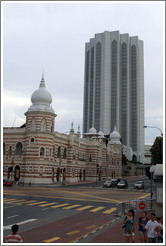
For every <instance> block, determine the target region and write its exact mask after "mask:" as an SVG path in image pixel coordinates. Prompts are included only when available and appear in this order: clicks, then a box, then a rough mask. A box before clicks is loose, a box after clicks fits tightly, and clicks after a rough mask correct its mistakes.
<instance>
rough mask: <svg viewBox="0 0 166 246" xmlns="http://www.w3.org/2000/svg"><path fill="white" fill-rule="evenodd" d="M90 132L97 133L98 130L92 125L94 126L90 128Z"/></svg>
mask: <svg viewBox="0 0 166 246" xmlns="http://www.w3.org/2000/svg"><path fill="white" fill-rule="evenodd" d="M89 133H91V134H96V133H97V131H96V129H95V128H94V127H92V128H90V129H89Z"/></svg>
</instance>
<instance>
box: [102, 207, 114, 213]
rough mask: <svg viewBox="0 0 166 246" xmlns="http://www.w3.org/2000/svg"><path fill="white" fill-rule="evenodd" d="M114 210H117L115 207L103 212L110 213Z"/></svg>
mask: <svg viewBox="0 0 166 246" xmlns="http://www.w3.org/2000/svg"><path fill="white" fill-rule="evenodd" d="M115 210H117V208H110V209H108V210H106V211H104V212H103V213H104V214H110V213H112V212H114V211H115Z"/></svg>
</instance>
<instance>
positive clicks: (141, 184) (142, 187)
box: [134, 180, 145, 189]
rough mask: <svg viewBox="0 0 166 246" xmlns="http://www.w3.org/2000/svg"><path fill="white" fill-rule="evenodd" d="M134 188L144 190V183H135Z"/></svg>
mask: <svg viewBox="0 0 166 246" xmlns="http://www.w3.org/2000/svg"><path fill="white" fill-rule="evenodd" d="M134 188H135V189H144V188H145V185H144V181H141V180H139V181H136V182H135V184H134Z"/></svg>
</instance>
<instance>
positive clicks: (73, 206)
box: [63, 204, 81, 209]
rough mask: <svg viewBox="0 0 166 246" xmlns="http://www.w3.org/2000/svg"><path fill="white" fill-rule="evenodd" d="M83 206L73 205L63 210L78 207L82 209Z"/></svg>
mask: <svg viewBox="0 0 166 246" xmlns="http://www.w3.org/2000/svg"><path fill="white" fill-rule="evenodd" d="M80 206H81V205H79V204H75V205H71V206H69V207H65V208H63V209H71V208H76V207H80Z"/></svg>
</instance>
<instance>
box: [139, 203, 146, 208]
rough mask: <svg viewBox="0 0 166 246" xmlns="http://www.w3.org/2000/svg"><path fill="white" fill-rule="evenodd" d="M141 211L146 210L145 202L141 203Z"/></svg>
mask: <svg viewBox="0 0 166 246" xmlns="http://www.w3.org/2000/svg"><path fill="white" fill-rule="evenodd" d="M139 209H141V210H144V209H145V203H144V202H140V204H139Z"/></svg>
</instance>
